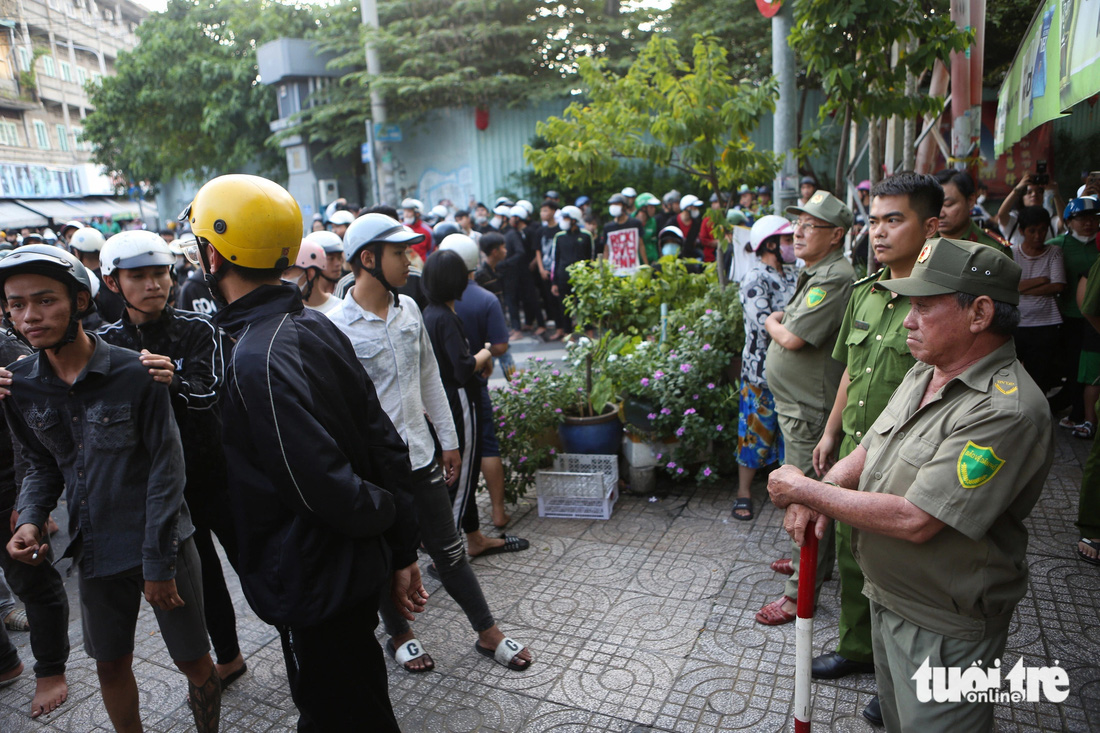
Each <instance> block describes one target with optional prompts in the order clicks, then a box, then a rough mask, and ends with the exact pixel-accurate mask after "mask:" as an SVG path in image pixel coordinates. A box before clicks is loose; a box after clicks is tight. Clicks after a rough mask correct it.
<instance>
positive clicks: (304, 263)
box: [294, 239, 325, 270]
mask: <svg viewBox="0 0 1100 733" xmlns="http://www.w3.org/2000/svg"><path fill="white" fill-rule="evenodd" d="M294 266H295V267H300V268H302V269H303V270H308V269H309V268H311V267H317V268H320V269H322V270H323V269H325V248H324V247H322V246H321V245H319V244H317V243H316V242H314V241H312V240H309V239H303V240H302V248H301V249H299V250H298V259H297V260H295V261H294Z"/></svg>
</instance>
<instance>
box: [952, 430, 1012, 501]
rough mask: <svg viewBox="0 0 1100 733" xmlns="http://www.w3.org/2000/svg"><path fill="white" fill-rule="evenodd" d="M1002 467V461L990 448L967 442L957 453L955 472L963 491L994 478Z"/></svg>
mask: <svg viewBox="0 0 1100 733" xmlns="http://www.w3.org/2000/svg"><path fill="white" fill-rule="evenodd" d="M1003 465H1005V462H1004V459H1002V458H1000V457H999V456H998V455H997V454H996V453H995V452H994V451H993V447H992V446H986V445H978V444H977V443H975V442H974V441H972V440H968V441H966V445H965V446H963V449H962V452H961V453H959V460H958V462H957V463H956V464H955V471H956V473H957V474H958V477H959V483H960V484H962V487H963V488H964V489H976V488H978V487H979V486H981V485H982V484H984V483H986V482H988V481H989V480H990V479H991V478H993V477H994V476H996V475H997V472H998V471H1000V470H1001V466H1003Z"/></svg>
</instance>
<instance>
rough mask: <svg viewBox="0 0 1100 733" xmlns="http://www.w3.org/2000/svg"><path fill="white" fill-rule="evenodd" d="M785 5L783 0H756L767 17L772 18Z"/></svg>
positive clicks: (758, 6) (761, 11) (757, 5)
mask: <svg viewBox="0 0 1100 733" xmlns="http://www.w3.org/2000/svg"><path fill="white" fill-rule="evenodd" d="M782 6H783V0H756V7H757V8H758V9H759V10H760V13H761V14H762V15H763V16H764V17H765V18H770V17H772V16H773V15H775V14H776V13H778V12H779V8H780V7H782Z"/></svg>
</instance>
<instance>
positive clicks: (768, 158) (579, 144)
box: [524, 34, 780, 273]
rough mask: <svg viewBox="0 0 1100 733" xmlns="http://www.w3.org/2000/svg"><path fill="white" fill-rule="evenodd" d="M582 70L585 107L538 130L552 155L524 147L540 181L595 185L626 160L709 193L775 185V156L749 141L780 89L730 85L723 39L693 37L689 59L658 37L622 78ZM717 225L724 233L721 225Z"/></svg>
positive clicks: (596, 65)
mask: <svg viewBox="0 0 1100 733" xmlns="http://www.w3.org/2000/svg"><path fill="white" fill-rule="evenodd" d="M579 71H580V76H581V79H582V80H583V82H584V85H585V87H586V90H585V98H584V100H585V101H584V102H574V103H573V104H571V105H569V107H568V108H567V109H566V110H565V114H564V116H563V117H551V118H550V119H548V120H546V121H545V122H540V123H539V124H538V126H537V128H536V129H537V132H538V134H539V135H541V136H542V137H543V138H545V139H546V140H547V142H548V143H549V145H548V146H547V147H545V148H542V149H535V148H532V147H530V146H528V147H526V148H525V149H524V157H525V158H526V160H527V162H528V163H530V164H531V165H532V166H533V167H534V169H535V171H536V172H537V173H539V174H542V175H549V176H552V177H553V178H556V179H557V180H560V181H561V182H562V184H563V185H565V186H598V185H600V184H601V183H602V182H604V181H607V180H608V179H609V178H610V177H611V176H613V175H614V174H615V173H616V171H617V170H618V167H619V162H620V161H621V160H632V161H647V162H649V163H653V164H655V165H657V166H661V167H668V168H672V169H673V170H677V171H682V172H683V173H686V174H688V175H690V176H691V177H692V179H693V180H694V181H695V182H696V183H697V184H698V185H699V186H700V187H701V188H703V189H704V190H705V191H710V192H713V193H719V192H720V191H722V190H730V189H731V188H732V187H733V186H734V184H739V183H750V184H756V183H766V182H768V181H771V180H773V179H774V178H775V174H776V171H777V170H778V167H779V162H780V160H779V157H778V156H776V155H775V154H774V153H772V152H770V151H766V150H758V149H756V147H755V145H754V144H753V143H752V141H751V140H750V139H749V133H751V132H752V131H753V130H754V129H755V128H756V126H757V125H758V124H759V122H760V119H761V117H762V116H763V115H764V114H765V113H768V112H773V111H774V110H775V97H776V94H777V91H776V85H775V84H774V82H772V81H769V82H768V83H765V84H753V83H740V82H739V81H738V80H736V79H734V78H733V76H732V75H731V73H730V66H729V60H728V58H727V54H726V50H725V49H724V48H723V47H722V45H721V43H720V42H719V40H718V38H717V37H715V36H712V35H698V34H697V35H696V36H695V37H694V48H693V52H692V56H691V59H690V61H685V60H684V59H683V57H682V56H681V54H680V50H679V47H678V46H677V43H676V41H674V40H672V39H671V38H667V37H661V36H657V37H654V38H653V39H651V40H650V42H649V43H648V44H646V47H645V48H644V49H642V52H641V54H640V55H639V56H638V58H637V59H636V60H635V61H634V63H633V64H632V65H631V67H630V69H629V70H628V71H627V72H626V73H625V74H623V75H619V74H616V73H614V72H612V71H610V70H608V69H607V68H605V66H604V65H603V64H602V63H600V62H598V61H594V60H591V59H581V61H580V63H579ZM703 198H705V192H704V196H703ZM711 213H712V212H708V215H710V214H711ZM713 223H714V224H716V225H719V228H721V225H723V224H724V223H725V220H724V218H722V217H718V218H715V219H713ZM718 251H719V253H721V251H722V248H719V250H718ZM718 269H719V272H720V273H722V271H723V269H724V268H722V266H721V263H719V268H718Z"/></svg>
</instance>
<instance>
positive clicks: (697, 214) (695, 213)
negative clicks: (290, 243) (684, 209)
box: [691, 208, 703, 219]
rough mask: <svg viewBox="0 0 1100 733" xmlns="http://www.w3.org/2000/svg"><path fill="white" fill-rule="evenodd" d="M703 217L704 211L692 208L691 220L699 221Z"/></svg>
mask: <svg viewBox="0 0 1100 733" xmlns="http://www.w3.org/2000/svg"><path fill="white" fill-rule="evenodd" d="M702 215H703V212H702V211H699V209H696V208H692V210H691V218H692V219H698V218H699V217H700V216H702Z"/></svg>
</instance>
